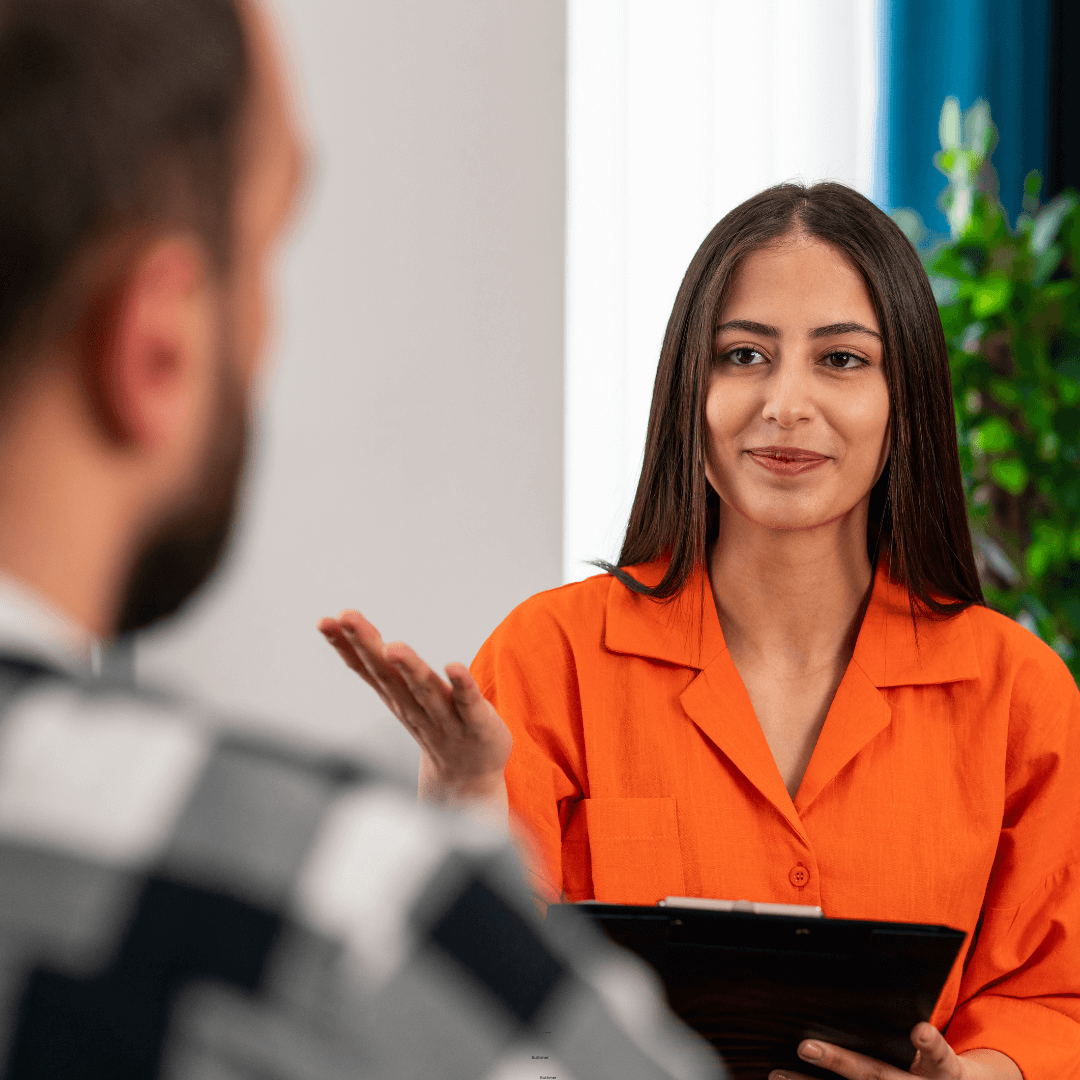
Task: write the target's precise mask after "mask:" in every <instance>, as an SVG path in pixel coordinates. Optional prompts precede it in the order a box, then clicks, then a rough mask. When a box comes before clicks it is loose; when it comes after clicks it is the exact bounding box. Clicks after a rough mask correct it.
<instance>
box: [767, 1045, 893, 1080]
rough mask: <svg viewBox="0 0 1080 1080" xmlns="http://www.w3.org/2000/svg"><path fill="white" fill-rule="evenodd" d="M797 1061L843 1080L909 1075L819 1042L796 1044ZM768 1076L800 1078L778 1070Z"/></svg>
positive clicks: (891, 1079)
mask: <svg viewBox="0 0 1080 1080" xmlns="http://www.w3.org/2000/svg"><path fill="white" fill-rule="evenodd" d="M799 1057H801V1058H802V1059H803V1061H808V1062H810V1063H811V1064H812V1065H817V1066H818V1068H821V1069H830V1070H832V1071H833V1072H834V1073H836V1074H837V1075H838V1076H843V1077H845V1078H846V1080H902V1078H903V1077H906V1076H910V1075H911V1074H910V1073H908V1072H903V1071H901V1070H900V1069H896V1068H893V1066H892V1065H886V1064H885V1062H883V1061H877V1060H875V1059H874V1058H870V1057H867V1056H866V1055H865V1054H856V1053H855V1051H854V1050H844V1049H843V1048H842V1047H839V1046H833V1045H832V1044H831V1043H827V1042H821V1041H820V1040H818V1039H805V1040H804V1041H803V1042H801V1043H799ZM771 1076H772V1077H774V1078H775V1077H778V1076H787V1077H788V1078H789V1080H796V1078H797V1077H799V1074H798V1073H790V1072H788V1071H787V1070H786V1069H781V1070H779V1072H774V1073H772V1074H771Z"/></svg>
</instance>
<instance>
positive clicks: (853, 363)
mask: <svg viewBox="0 0 1080 1080" xmlns="http://www.w3.org/2000/svg"><path fill="white" fill-rule="evenodd" d="M825 365H826V367H831V368H833V369H834V370H836V371H843V370H845V369H849V370H850V369H851V368H857V367H865V366H866V361H865V360H864V359H863V358H862V357H861V356H856V355H855V354H854V353H849V352H834V353H829V355H828V356H826V357H825Z"/></svg>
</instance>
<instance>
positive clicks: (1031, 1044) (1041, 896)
mask: <svg viewBox="0 0 1080 1080" xmlns="http://www.w3.org/2000/svg"><path fill="white" fill-rule="evenodd" d="M1006 770H1007V775H1006V784H1005V787H1006V797H1005V812H1004V819H1003V822H1002V829H1001V836H1000V841H999V844H998V850H997V855H996V859H995V862H994V867H993V870H992V871H991V874H990V880H989V883H988V886H987V892H986V899H985V903H984V906H983V911H982V917H981V920H980V925H979V928H978V930H977V934H976V940H975V945H974V948H973V950H972V952H971V954H970V957H969V960H968V963H967V966H966V969H965V971H964V976H963V981H962V983H961V988H960V999H959V1000H960V1004H959V1005H958V1006H957V1008H956V1010H955V1012H954V1013H953V1017H952V1020H951V1021H950V1023H949V1026H948V1029H947V1031H946V1037H947V1038H948V1040H949V1042H950V1044H951V1045H952V1046H953V1047H954V1049H956V1050H957V1051H958V1052H962V1051H964V1050H973V1049H977V1048H988V1049H994V1050H999V1051H1001V1052H1002V1053H1004V1054H1007V1055H1008V1056H1009V1057H1010V1058H1012V1059H1013V1061H1015V1062H1016V1064H1017V1065H1018V1066H1019V1067H1020V1070H1021V1071H1022V1072H1023V1074H1024V1077H1025V1080H1065V1078H1067V1077H1080V692H1078V691H1077V687H1076V684H1075V682H1074V681H1073V679H1072V676H1071V675H1070V673H1069V672H1068V670H1067V669H1066V668H1065V665H1064V664H1063V663H1061V661H1060V660H1059V659H1058V658H1057V657H1056V656H1054V655H1053V654H1052V653H1051V652H1050V650H1049V649H1047V648H1046V647H1045V646H1042V645H1041V644H1040V645H1039V648H1038V651H1035V650H1032V653H1031V655H1030V657H1029V658H1027V659H1025V661H1024V662H1023V663H1022V664H1021V666H1020V668H1019V670H1018V672H1017V675H1016V680H1015V684H1014V688H1013V696H1012V703H1011V709H1010V731H1009V746H1008V753H1007V759H1006Z"/></svg>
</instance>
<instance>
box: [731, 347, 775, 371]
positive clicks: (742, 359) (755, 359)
mask: <svg viewBox="0 0 1080 1080" xmlns="http://www.w3.org/2000/svg"><path fill="white" fill-rule="evenodd" d="M724 355H725V357H726V358H727V359H728V360H730V361H731V363H732V364H734V365H735V366H736V367H753V366H754V365H756V364H763V363H765V357H764V355H763V354H762V353H759V352H758V351H757V349H748V348H740V349H731V350H729V351H728V352H726V353H725V354H724Z"/></svg>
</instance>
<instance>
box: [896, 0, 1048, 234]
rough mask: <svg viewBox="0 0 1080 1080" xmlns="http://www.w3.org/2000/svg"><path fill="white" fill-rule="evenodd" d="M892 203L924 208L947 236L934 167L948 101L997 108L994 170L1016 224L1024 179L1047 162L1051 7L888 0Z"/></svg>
mask: <svg viewBox="0 0 1080 1080" xmlns="http://www.w3.org/2000/svg"><path fill="white" fill-rule="evenodd" d="M882 2H883V4H884V11H883V15H884V16H885V17H884V20H883V21H884V24H885V25H884V31H885V37H884V41H883V46H884V48H883V54H884V55H883V59H884V63H883V65H882V66H883V72H882V75H883V84H884V85H883V89H884V100H883V105H884V118H885V121H886V124H885V126H886V131H885V144H886V145H885V148H884V149H885V161H884V163H883V164H884V170H883V171H884V189H885V190H884V192H883V194H884V198H885V203H886V206H887V207H888V208H889V209H895V208H897V207H901V206H907V207H911V208H912V209H914V210H917V211H918V212H919V213H920V214H921V215H922V217H923V220H924V221H925V222H926V224H927V226H928V227H929V228H930V229H931V231H932V232H934V233H939V234H941V233H947V232H948V225H947V224H946V222H945V217H944V215H943V214H942V213H941V211H940V210H939V209H938V206H937V199H938V195H939V194H940V193H941V190H942V188H943V187H944V186H945V178H944V177H943V176H942V175H941V173H939V172H938V171H937V170H936V169H935V168H934V166H933V163H932V158H933V155H934V153H935V151H936V150H938V149H939V148H940V145H939V143H938V116H939V114H940V112H941V105H942V102H943V101H944V100H945V98H946V97H947V96H949V95H952V96H954V97H956V98H958V99H959V100H960V107H961V108H962V109H966V108H968V107H969V106H970V105H971V104H972V103H973V102H974V101H975V100H976V99H977V98H980V97H982V98H985V99H986V100H987V101H989V103H990V113H991V116H992V117H993V120H994V123H995V124H996V125H997V128H998V132H999V140H998V145H997V149H996V150H995V151H994V156H993V164H994V167H995V168H996V170H997V174H998V179H999V181H1000V185H1001V201H1002V202H1003V203H1004V205H1005V208H1006V210H1007V211H1008V214H1009V220H1010V221H1015V220H1016V215H1017V214H1018V213H1019V211H1020V207H1021V199H1022V197H1023V187H1024V177H1025V176H1026V175H1027V174H1028V172H1029V171H1030V170H1032V169H1038V170H1039V172H1040V173H1041V174H1042V175H1043V177H1044V178H1045V176H1046V167H1047V159H1048V127H1049V97H1048V95H1049V74H1050V73H1049V54H1050V0H882Z"/></svg>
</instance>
